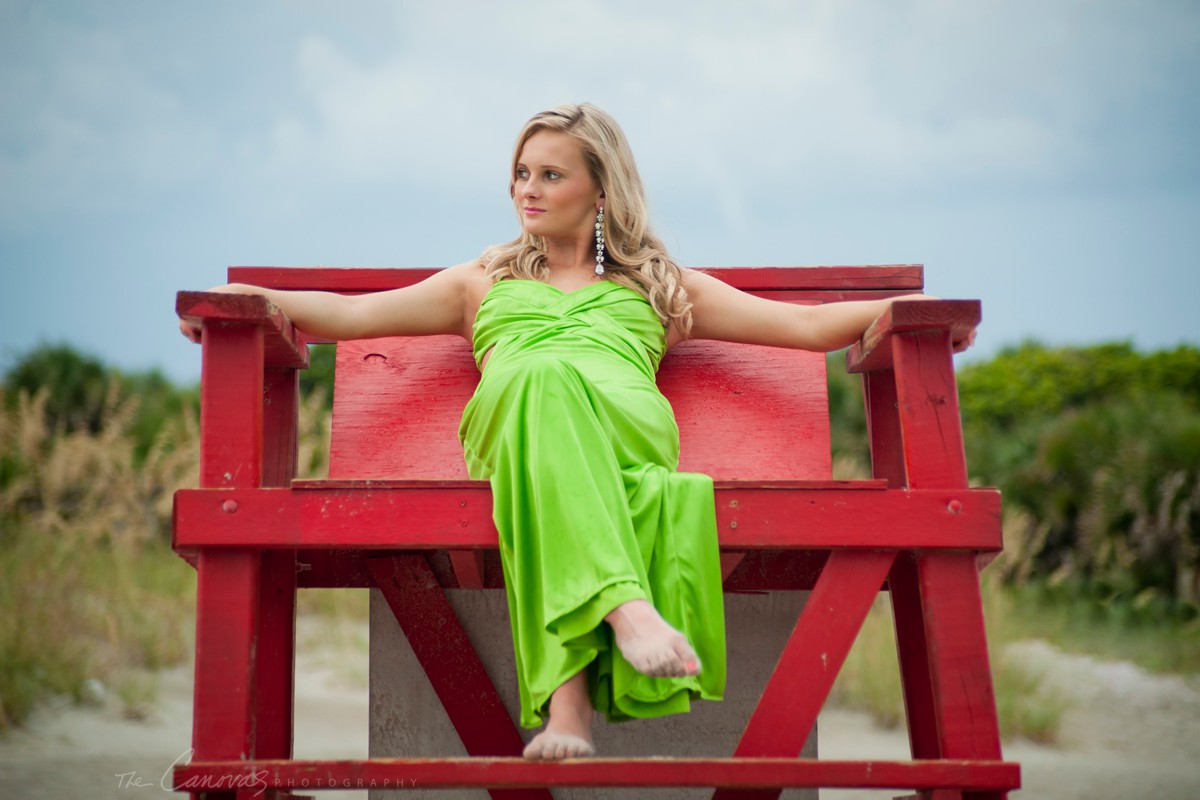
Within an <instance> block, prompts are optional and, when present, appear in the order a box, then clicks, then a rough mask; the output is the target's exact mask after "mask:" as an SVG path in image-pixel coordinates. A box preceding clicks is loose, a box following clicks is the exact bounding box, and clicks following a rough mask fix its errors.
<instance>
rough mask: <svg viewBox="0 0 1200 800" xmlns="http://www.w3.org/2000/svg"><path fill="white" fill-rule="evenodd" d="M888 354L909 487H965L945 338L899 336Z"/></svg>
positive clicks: (955, 391)
mask: <svg viewBox="0 0 1200 800" xmlns="http://www.w3.org/2000/svg"><path fill="white" fill-rule="evenodd" d="M892 351H893V360H894V364H895V375H896V400H897V404H898V410H899V415H900V430H901V435H902V438H903V441H904V471H905V475H906V479H907V485H908V487H909V488H911V489H930V488H935V487H937V488H943V487H960V486H962V487H965V486H966V485H967V457H966V452H965V449H964V445H963V434H962V422H961V420H960V418H959V411H958V386H957V384H956V383H955V379H954V365H953V363H952V361H951V352H950V336H949V334H948V333H947V332H946V331H915V332H911V333H903V334H899V335H897V336H896V337H894V338H893V339H892Z"/></svg>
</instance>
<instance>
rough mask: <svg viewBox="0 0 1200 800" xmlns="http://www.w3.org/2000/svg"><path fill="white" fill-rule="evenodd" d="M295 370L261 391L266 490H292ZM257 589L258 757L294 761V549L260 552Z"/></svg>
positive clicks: (277, 375) (267, 380) (267, 378)
mask: <svg viewBox="0 0 1200 800" xmlns="http://www.w3.org/2000/svg"><path fill="white" fill-rule="evenodd" d="M298 404H299V373H298V372H297V370H295V369H292V368H288V367H283V368H268V369H267V370H266V372H265V375H264V387H263V399H262V406H263V453H262V464H263V470H262V482H263V485H264V486H288V485H290V484H291V481H292V479H293V478H295V477H296V457H297V455H296V448H297V441H296V421H297V411H298ZM259 581H260V586H259V611H258V632H257V645H256V650H255V659H256V663H255V672H256V678H255V680H256V682H257V689H256V692H255V695H256V700H257V708H256V710H255V715H256V717H257V719H258V733H257V737H256V745H255V754H256V756H257V757H259V758H290V757H291V755H292V728H293V725H292V716H293V697H294V691H295V687H294V684H295V670H294V669H293V663H294V659H295V647H296V551H295V550H291V549H280V550H272V551H269V552H265V553H263V554H262V563H261V572H260V578H259Z"/></svg>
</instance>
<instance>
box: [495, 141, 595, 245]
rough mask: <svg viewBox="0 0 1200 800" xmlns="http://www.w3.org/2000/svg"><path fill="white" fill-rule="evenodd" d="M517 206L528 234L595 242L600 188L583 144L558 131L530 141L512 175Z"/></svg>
mask: <svg viewBox="0 0 1200 800" xmlns="http://www.w3.org/2000/svg"><path fill="white" fill-rule="evenodd" d="M513 203H514V204H515V205H516V207H517V212H518V214H520V217H521V224H522V225H523V226H524V228H525V230H526V231H527V232H528V233H531V234H534V235H537V236H544V237H546V238H548V239H566V238H578V237H584V238H589V239H590V238H591V237H592V236H593V235H594V232H595V225H596V210H597V209H598V208H599V206H600V187H598V186H597V185H596V182H595V181H594V180H592V175H591V173H590V172H589V171H588V168H587V163H586V161H585V160H584V155H583V146H582V145H581V144H580V143H579V142H578V141H577V140H576V139H575V138H574V137H573V136H570V135H568V134H565V133H559V132H558V131H538V132H537V133H535V134H533V135H532V136H530V137H529V138H528V139H526V140H525V146H524V147H522V148H521V153H520V155H519V156H518V157H517V167H516V170H515V171H514V174H513Z"/></svg>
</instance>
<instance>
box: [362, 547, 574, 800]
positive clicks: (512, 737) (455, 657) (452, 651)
mask: <svg viewBox="0 0 1200 800" xmlns="http://www.w3.org/2000/svg"><path fill="white" fill-rule="evenodd" d="M367 563H368V565H369V567H370V570H371V574H372V575H373V576H374V578H375V583H376V585H377V586H378V587H379V590H380V591H381V592H382V593H383V596H384V598H385V599H386V600H387V602H388V605H389V606H390V607H391V609H392V613H393V614H395V615H396V621H397V622H398V623H399V624H400V628H401V630H403V631H404V635H405V636H406V637H407V638H408V642H409V644H410V645H412V649H413V653H415V654H416V656H417V661H419V662H420V664H421V668H422V669H423V670H425V674H426V675H427V676H428V677H429V682H430V683H431V684H432V685H433V690H434V692H436V693H437V696H438V698H439V699H440V700H441V701H442V706H443V707H444V708H445V709H446V714H447V716H449V717H450V722H451V724H453V725H454V729H455V730H456V731H457V732H458V735H459V738H461V739H462V743H463V747H465V748H466V750H467V753H468V754H469V755H472V756H519V755H520V754H521V751H522V750H523V749H524V747H525V742H524V740H523V739H522V738H521V734H520V733H519V732H518V731H517V727H516V725H514V724H513V721H512V717H510V716H509V714H508V710H507V709H505V708H504V704H503V703H502V702H501V700H500V693H499V692H497V691H496V686H495V684H493V683H492V679H491V677H490V676H489V675H488V674H487V670H486V668H485V667H484V665H483V662H482V661H481V660H480V658H479V654H478V652H476V650H475V647H474V645H472V644H471V640H470V639H468V638H467V632H466V631H465V630H463V627H462V624H461V623H460V622H459V620H458V615H457V614H456V613H455V611H454V607H453V606H451V605H450V601H449V600H448V599H446V594H445V592H444V591H442V587H441V586H440V585H439V584H438V581H437V577H436V576H435V575H434V573H433V570H431V569H430V568H429V562H428V561H427V560H426V558H425V556H424V555H422V554H420V553H408V554H403V555H397V556H391V557H385V558H372V559H369V560H368V562H367ZM490 794H491V796H492V797H493V798H494V800H551V795H550V792H549V791H547V790H546V789H492V790H490Z"/></svg>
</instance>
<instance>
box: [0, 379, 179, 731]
mask: <svg viewBox="0 0 1200 800" xmlns="http://www.w3.org/2000/svg"><path fill="white" fill-rule="evenodd" d="M0 399H2V398H0ZM46 400H47V396H46V394H45V393H44V392H43V393H39V394H35V395H33V396H30V395H29V394H27V393H22V394H21V396H20V397H19V398H18V401H17V402H16V403H15V404H11V407H6V405H5V404H3V403H0V408H5V409H6V410H4V411H2V412H0V458H2V459H3V461H4V474H5V481H4V483H3V485H2V486H0V609H2V613H0V729H7V728H8V727H10V726H12V725H15V724H20V723H21V722H22V721H24V720H25V719H26V718H27V717H28V716H29V714H30V713H31V712H32V711H33V709H34V708H36V706H37V704H38V702H39V701H41V700H42V699H44V698H46V697H47V696H49V695H64V696H67V697H70V698H72V699H74V700H76V701H78V700H80V699H82V698H83V697H84V694H85V692H84V689H85V686H88V685H89V684H90V686H91V687H92V689H93V691H92V694H93V695H94V694H95V693H96V690H97V687H103V686H106V685H114V686H115V685H117V684H119V683H120V682H122V681H126V682H127V681H128V678H127V675H129V674H131V671H132V670H136V669H155V668H159V667H162V666H165V665H168V664H172V663H176V662H178V661H179V660H180V659H182V658H183V657H184V655H185V654H186V652H187V642H188V636H187V632H186V631H187V628H186V625H184V624H183V620H184V619H185V618H186V617H187V609H188V605H189V600H188V598H189V597H190V596H191V595H192V593H193V590H194V579H193V576H192V572H191V570H190V569H189V568H188V567H187V565H186V564H184V563H183V562H182V561H181V560H180V559H179V558H177V557H176V556H175V555H174V554H173V553H172V552H171V550H170V547H169V544H168V537H167V535H166V531H167V530H168V525H169V520H170V513H171V495H172V494H173V492H174V490H175V489H176V488H179V487H181V486H185V485H190V484H194V482H195V474H196V463H197V454H198V446H197V439H198V437H197V434H196V424H195V420H194V419H192V418H188V417H184V418H182V419H180V420H179V421H178V422H177V423H176V424H174V425H171V426H168V427H167V428H166V429H164V430H163V431H161V432H160V434H159V436H158V437H157V438H156V439H155V441H154V444H153V446H152V447H151V448H150V450H149V452H147V453H146V454H145V455H144V456H142V457H138V456H137V455H136V453H135V443H134V438H133V437H131V436H129V435H128V428H129V425H130V424H131V421H132V420H133V418H134V415H135V412H136V400H134V399H126V400H118V398H117V396H116V394H115V392H111V393H110V394H109V396H108V398H107V399H106V401H105V407H104V410H103V414H102V415H101V420H102V422H101V424H100V426H99V429H98V430H96V431H94V432H93V431H90V430H86V429H85V430H80V431H74V432H65V431H62V430H57V429H54V428H51V427H50V426H49V424H48V423H47V421H46V420H47V415H46V414H45V413H44V410H45V403H46ZM127 694H128V696H130V697H133V696H135V695H136V694H137V693H136V692H127Z"/></svg>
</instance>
